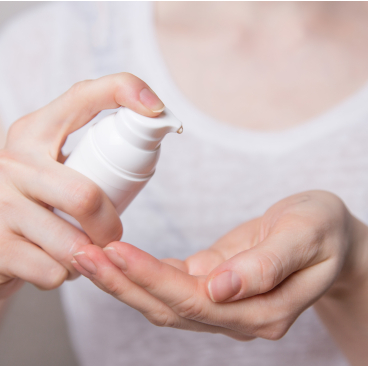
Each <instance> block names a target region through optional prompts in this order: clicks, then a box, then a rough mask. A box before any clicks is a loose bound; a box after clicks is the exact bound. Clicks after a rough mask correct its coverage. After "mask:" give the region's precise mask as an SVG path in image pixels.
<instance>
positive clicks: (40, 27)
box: [0, 2, 368, 366]
mask: <svg viewBox="0 0 368 366" xmlns="http://www.w3.org/2000/svg"><path fill="white" fill-rule="evenodd" d="M120 71H128V72H132V73H133V74H135V75H137V76H139V77H140V78H142V79H143V80H145V81H146V82H147V83H148V84H149V85H150V86H151V87H152V88H153V89H154V90H155V91H156V92H157V94H158V95H159V97H160V98H161V99H162V100H163V102H164V103H165V104H166V106H168V108H170V109H171V110H172V111H173V112H174V114H175V115H176V116H177V117H178V118H179V119H180V120H181V121H182V122H183V126H184V133H183V135H181V136H178V135H169V136H167V137H166V138H165V140H164V141H163V144H162V154H161V158H160V161H159V164H158V168H157V172H156V174H155V176H154V177H153V178H152V179H151V181H150V183H149V184H148V185H147V186H146V188H145V189H144V190H143V191H142V192H141V193H140V195H139V196H138V197H137V198H136V199H135V201H134V202H133V203H132V204H131V206H130V207H129V208H128V209H127V211H126V212H125V213H124V215H123V217H122V220H123V224H124V237H123V238H124V241H127V242H130V243H132V244H134V245H136V246H138V247H140V248H142V249H143V250H146V251H148V252H149V253H151V254H153V255H155V256H157V257H159V258H163V257H178V258H182V259H183V258H185V257H187V256H188V255H191V254H193V253H195V252H197V251H199V250H201V249H205V248H208V247H209V246H210V245H211V244H213V243H214V242H215V241H216V240H217V239H218V238H219V237H221V236H222V235H224V234H225V233H227V232H228V231H230V230H231V229H232V228H234V227H235V226H237V225H238V224H240V223H242V222H244V221H247V220H249V219H251V218H254V217H256V216H259V215H262V214H263V213H264V212H265V210H266V209H267V208H269V207H270V206H271V205H272V204H273V203H275V202H277V201H278V200H280V199H282V198H285V197H286V196H289V195H292V194H294V193H297V192H301V191H305V190H310V189H325V190H328V191H331V192H334V193H335V194H337V195H338V196H340V197H341V198H342V199H343V200H344V201H345V203H346V204H347V206H348V207H349V209H350V210H351V212H352V213H353V214H354V215H356V216H357V217H358V218H359V219H361V220H362V221H364V222H365V223H368V210H367V205H366V203H367V202H368V188H367V187H368V169H367V164H368V144H367V141H368V128H367V121H368V103H367V100H368V85H367V87H365V88H363V89H362V90H360V91H359V92H357V93H356V94H355V95H353V96H352V97H351V98H349V99H347V100H346V101H344V102H343V103H341V104H340V105H338V106H336V107H335V108H333V109H331V110H329V111H327V112H326V113H325V114H323V115H321V116H318V117H317V118H315V119H313V120H310V121H306V122H305V123H304V124H302V125H299V126H297V127H294V128H291V129H288V130H285V131H280V132H254V131H250V130H246V129H239V128H235V127H232V126H230V125H227V124H226V123H223V122H221V121H217V120H214V119H213V118H211V117H209V116H207V115H205V114H204V113H202V112H201V111H200V110H198V109H197V108H196V107H194V106H193V105H192V104H191V103H190V102H189V101H188V100H187V99H186V98H185V97H184V96H183V95H182V94H181V92H180V90H178V88H177V86H176V85H175V83H174V82H173V80H172V79H171V77H170V75H169V73H168V70H167V68H166V65H165V62H164V60H163V59H162V56H161V54H160V50H159V47H158V44H157V40H156V36H155V29H154V24H153V12H152V5H151V4H147V3H128V2H124V3H121V2H119V3H115V2H114V3H54V4H50V5H47V6H43V7H40V8H39V9H37V10H35V11H33V12H30V13H29V14H28V15H25V16H23V17H21V18H19V19H18V20H17V21H16V22H15V23H13V24H11V25H10V26H8V27H7V28H6V29H5V31H4V32H3V34H2V36H1V39H0V115H1V116H2V118H3V120H4V121H5V124H6V125H7V126H9V124H10V123H11V122H12V121H14V120H15V119H16V118H18V117H20V116H21V115H23V114H25V113H28V112H30V111H32V110H34V109H36V108H39V107H41V106H43V105H44V104H46V103H47V102H49V101H50V100H51V99H53V98H55V97H57V96H58V95H59V94H61V93H62V92H63V91H65V90H66V89H67V88H69V87H70V86H71V85H72V84H73V83H74V82H76V81H79V80H82V79H86V78H96V77H99V76H102V75H105V74H110V73H115V72H120ZM82 133H83V131H82V132H80V131H78V132H76V133H75V134H73V136H71V138H70V139H68V142H67V146H66V147H65V149H66V150H70V149H71V148H72V146H74V145H75V143H76V142H77V141H78V139H79V138H80V135H81V134H82ZM62 295H63V303H64V308H65V311H66V315H67V318H68V323H69V328H70V334H71V337H72V343H73V346H74V348H75V351H76V353H77V355H78V358H79V360H80V363H81V365H85V366H87V365H88V366H95V365H96V366H97V365H99V366H100V365H104V366H115V365H140V366H145V365H161V366H166V365H170V366H171V365H191V366H204V365H213V366H218V365H252V366H258V365H259V366H266V365H267V366H268V365H273V366H281V365H282V366H284V365H293V366H294V365H295V366H306V365H308V366H309V365H314V366H322V365H323V366H346V365H347V362H346V361H345V360H344V358H343V356H342V355H341V353H340V351H339V350H338V349H337V347H336V346H335V345H334V343H333V342H332V340H331V339H330V337H329V335H328V333H327V331H326V330H325V328H324V327H323V326H322V325H321V323H320V321H319V319H318V318H317V316H316V315H315V313H314V311H313V309H308V310H307V311H306V312H304V313H303V314H302V315H301V316H300V317H299V318H298V319H297V321H296V322H295V324H294V325H293V326H292V328H291V329H290V330H289V332H288V333H287V335H286V336H285V337H284V338H283V339H281V340H280V341H277V342H272V341H267V340H263V339H256V340H254V341H252V342H249V343H242V342H238V341H235V340H233V339H230V338H227V337H225V336H221V335H212V334H204V333H193V332H187V331H180V330H176V329H167V328H157V327H155V326H153V325H151V324H150V323H149V322H148V321H147V320H146V319H145V318H144V317H143V316H142V315H141V314H140V313H138V312H136V311H135V310H133V309H131V308H129V307H128V306H126V305H125V304H122V303H120V302H118V301H117V300H116V299H114V298H112V297H110V296H109V295H107V294H105V293H104V292H102V291H101V290H99V289H98V288H97V287H95V286H94V285H93V284H92V283H90V282H89V280H87V279H86V278H80V279H78V280H76V281H73V282H68V283H66V284H65V285H63V286H62Z"/></svg>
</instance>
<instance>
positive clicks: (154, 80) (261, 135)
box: [130, 2, 368, 154]
mask: <svg viewBox="0 0 368 366" xmlns="http://www.w3.org/2000/svg"><path fill="white" fill-rule="evenodd" d="M132 5H133V6H132V14H131V16H130V27H131V29H130V30H131V33H130V34H131V35H132V37H133V42H132V47H133V49H134V52H135V56H136V57H134V59H135V60H137V61H138V62H139V67H140V69H141V70H143V75H144V77H145V80H146V81H147V82H148V83H149V84H150V85H152V87H153V88H154V90H155V91H156V92H157V94H158V95H159V96H160V97H162V99H163V101H164V103H165V105H166V106H167V107H168V108H169V109H171V110H172V111H173V113H174V114H176V115H177V116H179V117H180V118H181V119H182V120H183V121H184V131H185V129H186V127H187V128H188V130H189V131H190V132H192V133H193V134H196V135H199V137H201V138H202V139H203V140H205V141H209V142H212V143H213V144H216V145H221V146H223V147H225V148H230V149H236V150H239V151H242V152H246V153H260V154H284V153H288V152H290V151H292V150H295V149H297V148H299V147H301V146H303V145H305V144H308V143H310V142H313V141H316V140H318V139H321V138H322V137H326V136H328V135H330V134H332V133H333V132H335V131H337V130H339V129H342V128H344V127H345V126H347V125H349V126H350V127H351V126H352V125H353V124H357V123H362V122H365V121H366V120H367V117H368V102H367V101H368V83H367V84H365V85H364V86H363V87H362V88H361V89H360V90H358V91H357V92H355V93H354V94H353V95H352V96H350V97H348V98H346V99H345V100H344V101H343V102H341V103H339V104H337V105H336V106H334V107H332V108H330V109H329V110H327V111H326V112H324V113H322V114H321V115H319V116H317V117H315V118H311V119H309V120H307V121H305V122H304V123H302V124H300V125H297V126H295V127H291V128H288V129H285V130H281V131H266V132H265V131H254V130H250V129H246V128H239V127H235V126H232V125H227V124H226V123H224V122H220V121H218V120H216V119H215V118H213V117H211V116H209V115H207V114H205V113H204V112H202V111H201V110H199V109H198V108H197V107H196V106H195V105H194V104H193V103H192V102H190V101H189V100H188V98H187V97H186V96H185V95H183V94H182V92H181V91H180V90H179V88H178V87H177V85H176V84H175V82H174V81H173V79H172V77H171V75H170V73H169V71H168V68H167V66H166V63H165V60H164V59H163V56H162V54H161V51H160V47H159V44H158V40H157V36H156V29H155V18H154V4H153V3H151V2H145V3H144V5H143V3H141V2H137V3H132Z"/></svg>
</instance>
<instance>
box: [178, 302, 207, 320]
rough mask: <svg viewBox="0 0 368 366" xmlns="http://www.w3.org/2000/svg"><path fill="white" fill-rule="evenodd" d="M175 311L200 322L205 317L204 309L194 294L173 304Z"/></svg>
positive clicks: (183, 316) (181, 315)
mask: <svg viewBox="0 0 368 366" xmlns="http://www.w3.org/2000/svg"><path fill="white" fill-rule="evenodd" d="M175 309H176V313H177V314H178V315H179V316H180V317H182V318H185V319H191V320H195V321H199V322H201V321H202V320H203V319H205V314H204V309H203V306H202V304H201V302H200V301H198V299H197V298H196V296H191V297H190V298H188V299H186V300H184V301H182V302H181V303H180V304H178V305H176V306H175Z"/></svg>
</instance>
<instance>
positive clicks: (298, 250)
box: [73, 191, 367, 340]
mask: <svg viewBox="0 0 368 366" xmlns="http://www.w3.org/2000/svg"><path fill="white" fill-rule="evenodd" d="M358 233H359V234H358ZM366 236H367V235H366V228H365V226H364V225H363V224H361V223H360V222H359V221H358V220H356V219H355V218H354V217H353V216H352V215H351V214H350V213H349V212H348V210H347V209H346V207H345V205H344V204H343V203H342V201H341V200H340V199H339V198H338V197H336V196H335V195H333V194H330V193H327V192H322V191H311V192H306V193H302V194H298V195H295V196H292V197H289V198H287V199H284V200H282V201H280V202H278V203H277V204H275V205H274V206H272V207H271V208H270V209H269V210H268V211H267V212H266V213H265V215H264V216H263V217H261V218H258V219H255V220H253V221H250V222H247V223H245V224H243V225H241V226H239V227H238V228H236V229H235V230H233V231H231V232H230V233H228V234H227V235H225V236H224V237H223V238H221V239H220V240H219V241H218V242H217V243H216V244H214V245H213V246H212V247H211V248H210V249H208V250H205V251H202V252H199V253H197V254H195V255H194V256H192V257H190V258H188V259H187V260H186V261H184V262H182V261H179V260H175V259H168V260H164V261H159V260H157V259H155V258H154V257H152V256H150V255H149V254H147V253H145V252H143V251H141V250H139V249H137V248H135V247H134V246H132V245H129V244H126V243H120V242H115V243H111V244H109V245H108V246H107V247H106V248H104V250H102V249H101V248H98V247H96V246H92V245H87V246H85V247H84V248H83V251H81V252H79V253H76V254H75V255H74V258H75V260H74V261H73V264H74V266H75V268H76V269H77V270H78V271H80V272H81V273H82V274H84V275H85V276H87V277H88V278H90V279H91V280H92V281H93V282H94V283H95V284H96V285H97V286H99V287H100V288H101V289H103V290H104V291H106V292H108V293H110V294H112V295H113V296H115V297H116V298H117V299H119V300H120V301H123V302H125V303H126V304H128V305H130V306H132V307H133V308H136V309H137V310H139V311H140V312H142V313H143V314H144V315H145V316H146V318H147V319H148V320H150V321H151V322H152V323H153V324H155V325H159V326H169V327H175V328H181V329H189V330H194V331H206V332H214V333H223V334H226V335H228V336H231V337H233V338H236V339H241V340H249V339H252V338H254V337H262V338H266V339H279V338H280V337H282V336H283V335H284V334H285V333H286V332H287V330H288V329H289V327H290V326H291V325H292V324H293V322H294V321H295V320H296V318H297V317H298V316H299V315H300V314H301V313H302V312H303V311H304V310H305V309H306V308H308V307H309V306H311V305H312V304H313V303H314V302H316V301H317V300H318V299H319V298H320V297H321V296H323V295H324V294H325V293H326V291H328V290H329V289H330V288H331V286H333V285H334V284H341V283H343V282H344V281H348V279H353V278H356V277H359V276H360V275H362V274H363V273H366V272H367V271H366V269H365V268H364V266H358V267H355V268H354V266H353V264H354V263H355V261H356V258H358V257H361V256H363V255H365V258H367V256H366V252H365V251H364V250H363V247H362V246H361V244H360V241H362V239H363V238H364V237H366ZM362 262H364V261H362ZM356 263H357V262H356Z"/></svg>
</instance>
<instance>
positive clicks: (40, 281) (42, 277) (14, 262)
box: [0, 235, 68, 290]
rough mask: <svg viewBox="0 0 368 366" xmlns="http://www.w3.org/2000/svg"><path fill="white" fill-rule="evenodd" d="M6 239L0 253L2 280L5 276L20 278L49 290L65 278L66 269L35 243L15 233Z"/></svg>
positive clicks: (66, 274)
mask: <svg viewBox="0 0 368 366" xmlns="http://www.w3.org/2000/svg"><path fill="white" fill-rule="evenodd" d="M4 239H5V238H4ZM6 239H7V241H6V243H5V244H3V245H2V248H1V255H0V268H1V269H2V281H3V282H5V279H6V277H7V278H9V279H11V278H20V279H22V280H24V281H26V282H30V283H32V284H34V285H36V286H37V287H39V288H41V289H45V290H51V289H54V288H56V287H58V286H60V285H61V284H62V283H63V282H64V280H65V279H66V278H67V276H68V271H67V270H66V269H65V268H64V267H63V266H62V265H61V264H60V263H58V262H57V261H55V260H54V259H53V258H51V257H50V256H49V255H48V254H47V253H46V252H44V251H43V250H42V249H40V248H39V247H37V246H36V245H34V244H32V243H29V242H27V241H25V240H24V239H22V238H20V237H18V236H16V235H12V236H9V237H8V238H6Z"/></svg>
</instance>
